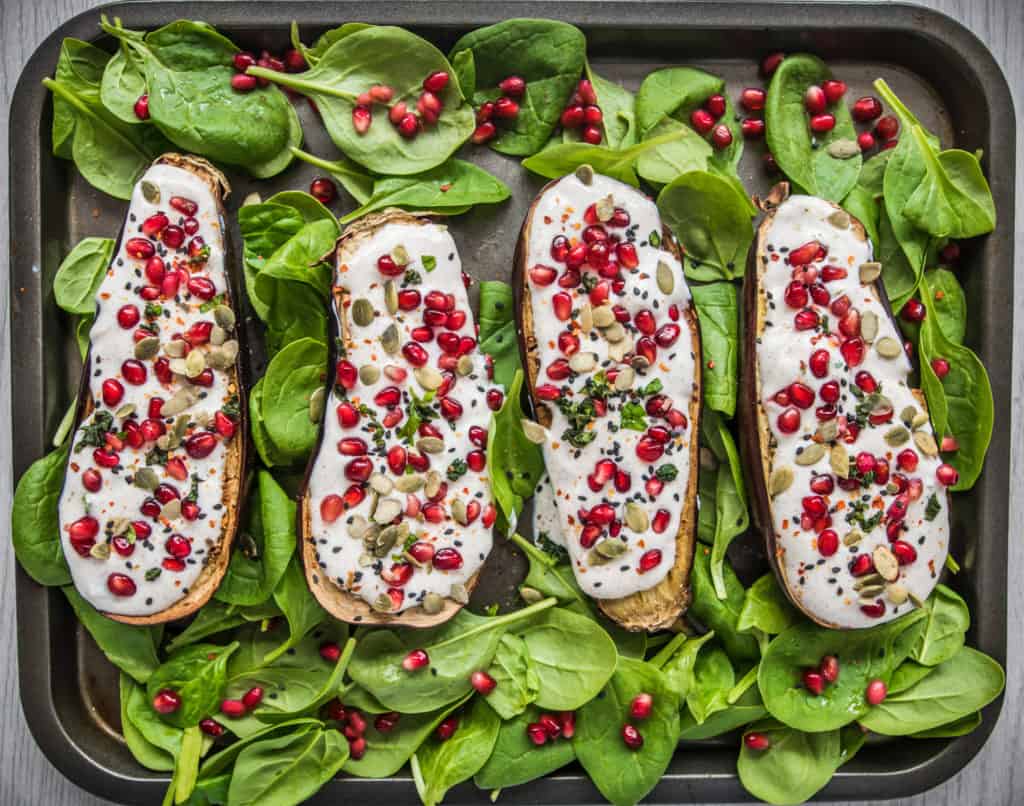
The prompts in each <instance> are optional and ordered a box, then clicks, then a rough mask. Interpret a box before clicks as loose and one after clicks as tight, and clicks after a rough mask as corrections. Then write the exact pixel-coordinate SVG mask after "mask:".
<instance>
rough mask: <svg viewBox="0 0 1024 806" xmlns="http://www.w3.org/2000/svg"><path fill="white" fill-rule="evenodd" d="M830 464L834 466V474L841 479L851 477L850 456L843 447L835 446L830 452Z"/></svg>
mask: <svg viewBox="0 0 1024 806" xmlns="http://www.w3.org/2000/svg"><path fill="white" fill-rule="evenodd" d="M828 462H829V464H830V465H831V466H832V472H833V473H835V474H836V475H837V476H839V478H841V479H845V478H849V476H850V454H849V453H847V451H846V448H844V447H843V446H842V445H833V446H832V450H831V451H830V452H829V457H828Z"/></svg>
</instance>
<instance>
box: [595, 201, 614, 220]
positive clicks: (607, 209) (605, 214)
mask: <svg viewBox="0 0 1024 806" xmlns="http://www.w3.org/2000/svg"><path fill="white" fill-rule="evenodd" d="M594 213H596V214H597V220H598V221H600V222H601V223H602V224H604V223H606V222H608V221H611V220H612V216H613V215H615V199H613V198H612V194H610V193H609V194H608V195H607V196H605V197H604V198H603V199H598V200H597V202H596V203H595V204H594Z"/></svg>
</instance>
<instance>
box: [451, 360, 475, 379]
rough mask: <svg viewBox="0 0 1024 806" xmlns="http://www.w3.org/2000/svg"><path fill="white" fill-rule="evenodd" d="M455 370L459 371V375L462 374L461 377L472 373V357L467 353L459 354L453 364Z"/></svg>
mask: <svg viewBox="0 0 1024 806" xmlns="http://www.w3.org/2000/svg"><path fill="white" fill-rule="evenodd" d="M455 371H456V372H457V373H459V375H460V376H462V377H463V378H465V377H466V376H467V375H472V374H473V359H472V358H470V357H469V356H468V355H460V356H459V361H458V363H457V364H456V365H455Z"/></svg>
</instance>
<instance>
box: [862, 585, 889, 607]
mask: <svg viewBox="0 0 1024 806" xmlns="http://www.w3.org/2000/svg"><path fill="white" fill-rule="evenodd" d="M880 593H885V585H867V586H865V587H863V588H861V591H860V603H861V604H874V601H875V597H876V596H878V594H880Z"/></svg>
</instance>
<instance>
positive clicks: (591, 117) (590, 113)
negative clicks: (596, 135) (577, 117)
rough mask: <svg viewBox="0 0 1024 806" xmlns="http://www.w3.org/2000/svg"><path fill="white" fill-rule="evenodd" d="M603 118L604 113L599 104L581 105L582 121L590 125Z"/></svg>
mask: <svg viewBox="0 0 1024 806" xmlns="http://www.w3.org/2000/svg"><path fill="white" fill-rule="evenodd" d="M603 120H604V114H603V113H602V112H601V107H599V106H585V107H583V121H584V122H585V123H587V124H589V125H591V126H597V125H598V124H600V123H601V122H602V121H603Z"/></svg>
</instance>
